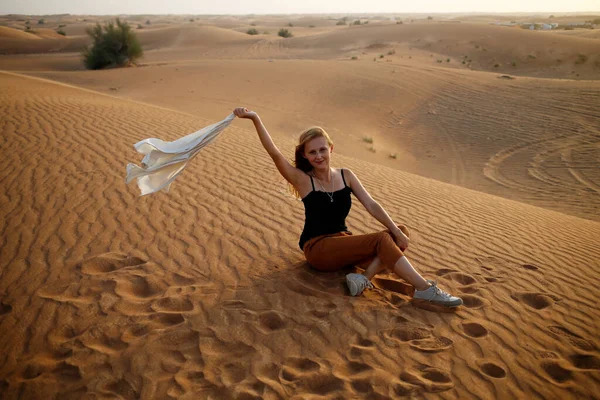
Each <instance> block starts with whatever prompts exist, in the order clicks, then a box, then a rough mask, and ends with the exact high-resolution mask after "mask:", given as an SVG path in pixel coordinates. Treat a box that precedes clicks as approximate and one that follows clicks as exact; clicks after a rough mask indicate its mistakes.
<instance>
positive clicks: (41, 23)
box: [38, 18, 46, 25]
mask: <svg viewBox="0 0 600 400" xmlns="http://www.w3.org/2000/svg"><path fill="white" fill-rule="evenodd" d="M45 23H46V21H44V18H42V19H40V20H39V21H38V25H44V24H45Z"/></svg>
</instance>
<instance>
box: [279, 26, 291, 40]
mask: <svg viewBox="0 0 600 400" xmlns="http://www.w3.org/2000/svg"><path fill="white" fill-rule="evenodd" d="M277 35H279V36H281V37H282V38H290V37H292V36H294V35H292V32H290V31H288V30H287V29H283V28H281V29H280V30H279V32H278V33H277Z"/></svg>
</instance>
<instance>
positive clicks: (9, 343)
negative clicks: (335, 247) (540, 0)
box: [0, 15, 600, 399]
mask: <svg viewBox="0 0 600 400" xmlns="http://www.w3.org/2000/svg"><path fill="white" fill-rule="evenodd" d="M341 17H343V16H329V17H328V16H314V15H312V16H311V15H306V16H298V15H294V16H247V17H240V16H238V17H233V16H219V17H217V16H204V17H202V16H163V17H160V16H132V17H128V18H126V20H127V21H129V22H130V23H131V24H132V25H133V26H134V27H135V26H137V24H138V23H139V24H141V25H142V28H141V29H136V33H137V34H138V36H139V38H140V41H141V42H142V45H143V47H144V49H145V56H144V58H143V59H142V60H141V61H140V63H139V65H138V66H137V67H131V68H120V69H111V70H105V71H85V70H84V68H83V64H82V62H81V57H80V54H79V52H80V51H81V48H82V46H83V45H85V44H87V43H89V39H88V38H87V37H86V36H85V27H86V26H91V25H92V24H93V23H94V22H95V21H103V20H106V19H108V18H110V16H106V17H93V16H71V15H64V16H44V20H45V23H44V24H43V25H44V28H43V29H38V26H37V25H36V24H37V20H38V19H39V18H40V17H39V16H3V17H0V25H2V26H0V53H2V55H0V70H1V71H0V115H1V116H2V117H1V118H0V131H1V132H2V136H1V137H0V140H1V141H2V142H1V146H0V149H1V152H2V158H1V160H0V171H2V172H1V174H0V180H1V182H2V188H3V190H2V191H1V192H0V209H1V210H2V211H1V212H0V229H1V232H2V234H1V236H0V239H1V241H0V252H1V257H0V277H1V279H0V332H2V334H1V335H0V397H1V398H7V399H17V398H22V399H53V398H60V399H80V398H85V399H100V398H123V399H138V398H140V399H168V398H181V399H209V398H210V399H253V398H254V399H291V398H295V399H354V398H357V399H362V398H364V399H387V398H403V397H407V398H418V399H420V398H442V399H467V398H480V399H494V398H496V399H513V398H519V399H521V398H523V399H525V398H527V399H529V398H544V399H558V398H560V399H580V398H581V399H582V398H586V399H587V398H599V395H598V393H600V349H599V346H600V341H599V339H598V332H599V331H600V329H599V328H600V323H599V322H598V321H600V311H599V308H598V306H597V304H598V302H599V301H600V292H599V290H598V284H599V283H600V282H599V278H598V271H599V270H600V245H599V238H600V101H599V99H600V52H599V51H598V49H599V48H600V37H599V36H598V35H595V34H593V32H594V30H589V29H586V30H583V29H576V30H570V31H562V32H560V31H556V32H541V31H529V30H525V29H520V28H510V27H501V26H493V25H489V22H491V21H490V20H489V19H490V18H488V17H473V16H465V17H464V18H460V17H459V16H439V17H438V16H436V17H435V18H434V19H433V20H427V19H426V17H425V16H401V15H398V16H395V20H393V21H392V20H390V19H389V17H386V16H375V17H370V18H369V17H363V18H360V19H361V21H362V22H363V24H361V25H360V26H348V25H345V26H338V25H336V22H337V20H338V19H339V18H341ZM557 17H558V16H557ZM358 18H359V16H352V17H351V18H349V22H352V21H353V20H356V19H358ZM515 18H516V17H514V16H506V17H504V19H502V20H512V19H515ZM519 18H521V20H523V21H525V20H529V19H530V18H529V16H519ZM570 18H571V19H568V20H578V19H577V18H576V17H570ZM191 19H193V21H190V20H191ZM582 19H589V16H586V17H585V18H582ZM28 20H30V21H31V22H30V24H31V26H32V27H33V30H34V31H35V32H33V33H28V32H25V31H24V29H25V23H26V21H28ZM147 20H150V24H146V23H145V21H147ZM499 20H501V19H500V18H499ZM540 20H541V17H540ZM564 20H565V21H566V20H567V19H566V17H565V19H564ZM366 21H369V23H368V24H366V25H365V24H364V22H366ZM399 21H403V24H398V23H397V22H399ZM411 21H414V22H411ZM290 23H291V24H292V25H293V26H292V27H289V26H288V24H290ZM59 25H65V26H64V27H63V29H64V31H65V32H66V33H67V35H66V36H64V37H63V36H61V35H58V36H60V37H55V35H54V34H53V33H52V32H54V30H55V29H56V28H58V26H59ZM311 26H312V27H311ZM253 27H254V28H256V29H257V30H258V31H259V32H261V33H260V34H259V35H256V36H251V35H247V34H246V33H245V32H246V30H248V29H250V28H253ZM282 27H286V28H287V29H289V30H290V31H292V33H293V34H294V37H292V38H289V39H283V38H279V37H277V31H278V30H279V29H280V28H282ZM264 32H268V33H264ZM558 60H560V61H558ZM463 61H464V64H463ZM237 106H246V107H248V108H251V109H253V110H255V111H257V112H258V113H259V114H260V115H261V118H262V119H263V121H264V122H265V124H266V126H267V128H268V129H269V131H270V133H271V135H272V136H273V139H274V141H275V143H276V144H277V145H278V147H279V148H280V149H281V150H282V151H283V152H284V153H285V154H286V155H287V156H289V157H290V158H291V156H292V155H293V149H294V146H295V144H296V141H297V138H298V134H299V133H300V132H301V131H302V130H303V129H305V128H306V127H308V126H311V125H320V126H322V127H324V128H325V129H326V130H327V131H328V132H329V133H330V135H331V136H332V139H333V141H334V142H335V147H334V153H333V165H334V166H336V167H344V168H349V169H351V170H353V171H354V172H355V173H356V174H357V176H358V177H359V178H360V179H361V181H362V183H363V185H364V186H365V187H366V188H367V189H368V190H369V192H370V193H371V194H372V196H373V197H374V198H375V199H376V200H377V201H379V203H380V204H382V205H383V207H384V208H385V209H386V210H387V211H388V213H389V214H390V215H391V216H392V218H393V219H394V221H395V222H397V223H403V224H406V225H407V226H408V227H409V228H410V229H411V231H412V232H413V237H412V239H411V246H410V248H409V250H408V251H407V256H408V257H409V259H410V260H411V261H412V262H413V264H414V265H415V266H416V268H417V269H418V270H419V271H421V272H422V273H423V274H424V275H425V276H426V277H427V278H430V279H436V280H438V282H439V283H440V286H442V287H443V288H445V289H447V290H448V291H450V292H452V293H454V294H457V295H460V296H461V297H462V298H463V300H464V302H465V304H464V305H463V306H462V307H459V308H458V309H457V310H454V311H453V312H443V311H449V310H440V309H438V308H430V309H423V308H419V307H415V305H414V304H413V303H412V302H411V288H410V287H408V285H407V284H406V283H404V282H403V281H402V280H401V279H399V278H397V277H395V276H393V275H391V274H385V273H384V274H380V275H379V276H378V277H377V278H375V279H374V284H375V286H376V288H375V289H372V290H367V291H365V292H364V294H363V295H362V296H360V297H356V298H354V297H351V296H349V294H348V291H347V289H346V288H345V284H344V276H345V274H346V273H348V272H353V271H355V270H357V269H356V268H354V267H352V266H350V267H349V268H348V269H346V270H344V271H340V272H337V273H322V272H318V271H316V270H314V269H311V267H310V266H309V265H308V264H307V263H306V261H305V259H304V257H303V254H302V253H301V251H300V250H299V249H298V245H297V243H298V237H299V235H300V233H301V230H302V224H303V220H304V210H303V206H302V203H301V202H299V201H298V200H296V199H295V198H294V197H292V196H291V195H290V194H289V193H288V192H287V188H286V184H285V181H284V180H283V178H282V177H281V176H280V175H279V174H278V172H277V170H276V168H275V167H274V165H273V164H272V162H271V160H270V158H269V157H268V155H267V154H266V152H265V151H264V149H263V148H262V147H261V145H260V142H259V141H258V138H257V136H256V133H255V132H254V129H253V126H252V124H251V123H250V122H249V121H246V120H236V121H235V122H234V123H233V124H232V126H231V127H229V128H228V129H227V130H226V131H225V132H224V133H222V134H221V136H220V137H219V138H218V139H217V141H216V142H215V143H214V144H211V145H210V146H208V147H207V148H206V149H204V150H203V151H202V153H201V154H200V155H199V156H198V157H197V158H196V159H194V161H193V162H192V163H191V164H190V165H189V166H188V167H187V169H186V170H185V171H184V173H183V174H182V175H181V176H180V177H179V178H178V179H177V180H176V181H175V182H174V183H173V185H172V187H171V190H170V192H169V193H162V192H161V193H157V194H153V195H150V196H145V197H139V192H138V190H137V187H136V185H135V184H131V185H129V186H128V185H126V184H125V182H124V178H125V165H126V164H127V163H128V162H139V159H140V158H141V157H139V154H136V153H135V151H134V149H133V144H134V143H136V142H137V141H139V140H141V139H144V138H148V137H158V138H161V139H164V140H175V139H177V138H179V137H181V136H183V135H186V134H188V133H190V132H193V131H196V130H198V129H200V128H202V127H205V126H207V125H209V124H211V123H213V122H217V121H219V120H221V119H223V118H224V117H226V116H227V115H228V114H229V113H230V112H231V110H232V109H233V108H234V107H237ZM367 140H368V141H370V142H371V143H367ZM347 222H348V226H349V228H350V230H351V231H352V232H353V233H354V234H363V233H369V232H373V231H377V230H382V229H384V228H383V227H382V226H381V225H380V224H379V223H378V222H377V221H376V220H375V219H373V218H371V217H370V216H369V214H368V213H367V211H366V210H365V209H364V208H363V207H362V206H361V205H360V204H359V202H358V201H354V207H353V210H352V211H351V213H350V216H349V218H348V221H347Z"/></svg>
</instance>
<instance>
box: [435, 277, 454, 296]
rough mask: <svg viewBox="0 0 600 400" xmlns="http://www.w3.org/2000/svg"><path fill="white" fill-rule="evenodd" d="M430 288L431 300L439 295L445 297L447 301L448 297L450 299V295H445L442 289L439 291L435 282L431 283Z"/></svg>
mask: <svg viewBox="0 0 600 400" xmlns="http://www.w3.org/2000/svg"><path fill="white" fill-rule="evenodd" d="M431 287H432V288H433V292H434V294H433V296H432V298H433V297H435V296H436V295H440V296H442V297H445V298H447V299H449V298H450V297H452V296H451V295H450V293H446V292H444V291H443V290H442V289H440V288H439V287H438V285H437V281H434V282H431Z"/></svg>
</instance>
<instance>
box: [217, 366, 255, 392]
mask: <svg viewBox="0 0 600 400" xmlns="http://www.w3.org/2000/svg"><path fill="white" fill-rule="evenodd" d="M249 374H250V372H249V371H248V367H247V366H244V365H243V364H241V363H239V362H229V363H226V364H225V365H223V367H222V369H221V378H222V379H223V383H225V384H226V385H228V386H229V385H234V384H236V383H239V382H241V381H243V380H244V379H246V377H247V376H248V375H249Z"/></svg>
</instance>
